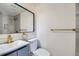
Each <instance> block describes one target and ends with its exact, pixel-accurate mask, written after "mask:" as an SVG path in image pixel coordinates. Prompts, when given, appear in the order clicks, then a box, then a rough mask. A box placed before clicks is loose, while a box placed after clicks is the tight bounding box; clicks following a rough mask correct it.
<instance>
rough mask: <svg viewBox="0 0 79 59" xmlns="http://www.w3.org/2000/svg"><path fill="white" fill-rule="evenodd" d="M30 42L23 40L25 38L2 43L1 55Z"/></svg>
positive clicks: (0, 47) (0, 46)
mask: <svg viewBox="0 0 79 59" xmlns="http://www.w3.org/2000/svg"><path fill="white" fill-rule="evenodd" d="M27 44H29V42H26V41H23V40H17V41H14V42H12V43H10V44H1V45H0V55H4V54H6V53H8V52H11V51H14V50H16V49H18V48H20V47H22V46H24V45H27Z"/></svg>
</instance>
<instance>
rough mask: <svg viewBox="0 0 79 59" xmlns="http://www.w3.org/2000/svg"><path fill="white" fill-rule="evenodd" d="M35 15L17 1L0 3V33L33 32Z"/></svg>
mask: <svg viewBox="0 0 79 59" xmlns="http://www.w3.org/2000/svg"><path fill="white" fill-rule="evenodd" d="M34 19H35V15H34V13H33V12H31V11H30V10H28V9H26V8H24V7H23V6H21V5H19V4H17V3H13V4H12V3H0V34H11V33H20V32H34V29H35V28H34V24H35V22H34Z"/></svg>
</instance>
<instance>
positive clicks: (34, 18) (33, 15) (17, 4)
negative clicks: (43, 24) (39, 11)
mask: <svg viewBox="0 0 79 59" xmlns="http://www.w3.org/2000/svg"><path fill="white" fill-rule="evenodd" d="M14 4H15V5H17V6H19V7H21V8H23V9H24V10H27V11H28V12H30V13H32V14H33V32H35V13H34V12H32V11H30V10H28V9H27V8H25V7H23V6H21V5H19V4H18V3H14Z"/></svg>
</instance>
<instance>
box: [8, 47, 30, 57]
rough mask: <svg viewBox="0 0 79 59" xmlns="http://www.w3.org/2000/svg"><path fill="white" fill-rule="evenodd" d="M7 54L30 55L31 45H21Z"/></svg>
mask: <svg viewBox="0 0 79 59" xmlns="http://www.w3.org/2000/svg"><path fill="white" fill-rule="evenodd" d="M7 56H29V46H28V45H27V46H24V47H21V48H19V49H17V50H15V51H13V52H11V53H9V54H7Z"/></svg>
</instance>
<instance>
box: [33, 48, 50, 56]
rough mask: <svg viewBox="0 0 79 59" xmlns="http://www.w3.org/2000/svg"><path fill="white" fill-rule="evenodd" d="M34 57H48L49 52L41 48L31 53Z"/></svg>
mask: <svg viewBox="0 0 79 59" xmlns="http://www.w3.org/2000/svg"><path fill="white" fill-rule="evenodd" d="M33 53H34V55H35V56H49V55H50V54H49V52H48V51H47V50H45V49H43V48H39V49H37V50H36V51H34V52H33Z"/></svg>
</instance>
